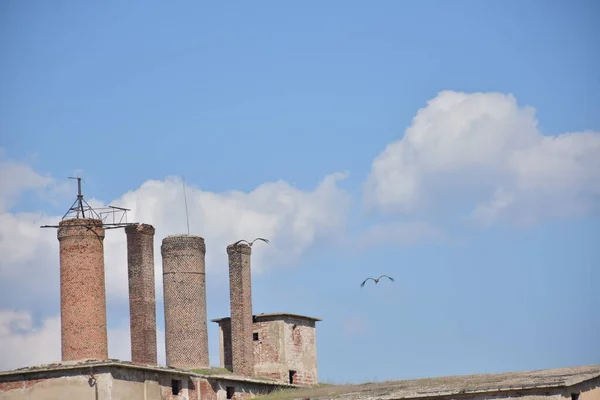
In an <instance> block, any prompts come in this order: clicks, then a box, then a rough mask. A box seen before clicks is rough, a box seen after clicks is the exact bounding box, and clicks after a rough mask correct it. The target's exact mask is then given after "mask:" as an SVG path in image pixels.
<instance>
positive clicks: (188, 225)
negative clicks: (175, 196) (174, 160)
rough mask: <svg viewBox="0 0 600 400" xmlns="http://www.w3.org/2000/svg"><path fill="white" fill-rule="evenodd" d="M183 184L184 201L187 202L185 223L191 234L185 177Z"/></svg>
mask: <svg viewBox="0 0 600 400" xmlns="http://www.w3.org/2000/svg"><path fill="white" fill-rule="evenodd" d="M181 182H182V183H183V201H184V202H185V221H186V223H187V233H188V235H189V234H190V217H189V215H188V206H187V196H186V194H185V179H183V176H182V177H181Z"/></svg>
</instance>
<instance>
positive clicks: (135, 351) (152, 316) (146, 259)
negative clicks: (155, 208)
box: [125, 224, 157, 365]
mask: <svg viewBox="0 0 600 400" xmlns="http://www.w3.org/2000/svg"><path fill="white" fill-rule="evenodd" d="M154 232H155V230H154V227H153V226H152V225H148V224H138V225H129V226H127V227H126V228H125V234H126V235H127V273H128V278H129V319H130V332H131V333H130V335H131V361H133V362H134V363H140V364H152V365H156V363H157V359H156V299H155V289H154Z"/></svg>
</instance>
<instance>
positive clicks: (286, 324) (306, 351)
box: [218, 315, 318, 385]
mask: <svg viewBox="0 0 600 400" xmlns="http://www.w3.org/2000/svg"><path fill="white" fill-rule="evenodd" d="M218 323H219V329H220V340H221V342H220V350H221V354H222V355H221V360H222V364H221V365H222V366H224V367H225V368H228V369H230V368H231V367H230V366H231V360H232V357H231V356H232V341H231V319H230V318H223V319H220V320H219V321H218ZM252 328H253V335H254V334H256V335H257V337H256V340H255V338H254V337H253V350H254V375H255V376H258V377H265V378H271V379H275V380H276V381H278V382H280V383H290V381H289V380H290V371H295V374H294V377H293V383H294V384H298V385H313V384H315V383H317V382H318V380H317V373H318V371H317V347H316V326H315V321H313V320H311V319H306V318H294V317H292V316H283V317H281V316H276V317H261V316H260V315H258V316H255V320H254V323H253V324H252Z"/></svg>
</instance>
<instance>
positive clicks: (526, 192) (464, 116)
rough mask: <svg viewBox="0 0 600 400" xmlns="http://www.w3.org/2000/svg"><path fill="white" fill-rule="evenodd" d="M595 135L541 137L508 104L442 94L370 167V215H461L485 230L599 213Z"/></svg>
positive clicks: (529, 116)
mask: <svg viewBox="0 0 600 400" xmlns="http://www.w3.org/2000/svg"><path fill="white" fill-rule="evenodd" d="M599 199H600V134H599V133H598V132H573V133H564V134H561V135H557V136H543V135H542V133H541V132H540V130H539V128H538V123H537V120H536V118H535V111H534V109H533V108H531V107H525V106H519V105H518V104H517V101H516V99H515V98H514V97H513V96H512V95H505V94H502V93H472V94H468V93H460V92H453V91H444V92H441V93H439V94H438V95H437V96H436V97H435V98H434V99H432V100H430V101H429V102H428V103H427V106H426V107H424V108H422V109H420V110H419V111H418V112H417V114H416V116H415V117H414V118H413V120H412V124H411V125H410V126H409V127H408V129H406V132H405V134H404V136H403V137H402V139H400V140H398V141H396V142H394V143H391V144H389V145H388V146H387V147H386V148H385V150H384V151H383V152H382V153H381V154H379V155H378V156H377V157H376V158H375V160H374V161H373V163H372V165H371V171H370V174H369V177H368V179H367V181H366V182H365V184H364V201H365V204H366V206H367V207H369V208H370V209H376V210H379V211H382V212H384V213H387V214H391V213H399V214H401V215H411V214H416V213H422V214H424V213H427V212H432V211H435V212H440V213H442V212H446V213H448V212H451V213H456V212H458V213H463V214H465V215H467V216H468V217H469V218H471V219H473V220H475V221H477V222H478V223H479V224H481V225H483V226H490V225H492V224H494V223H496V222H508V223H511V224H517V225H527V224H533V223H536V222H539V221H541V220H544V219H557V218H572V217H580V216H583V215H586V214H589V213H590V212H595V211H597V210H598V204H600V203H599V201H598V200H599Z"/></svg>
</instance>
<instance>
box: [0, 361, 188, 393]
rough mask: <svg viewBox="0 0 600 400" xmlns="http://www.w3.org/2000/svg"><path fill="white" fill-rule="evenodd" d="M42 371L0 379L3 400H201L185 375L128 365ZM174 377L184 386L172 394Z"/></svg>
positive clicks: (0, 391)
mask: <svg viewBox="0 0 600 400" xmlns="http://www.w3.org/2000/svg"><path fill="white" fill-rule="evenodd" d="M94 377H95V382H94V380H90V378H91V376H90V374H89V373H88V371H81V370H79V371H60V372H59V371H51V372H45V373H44V372H40V373H38V374H33V375H32V376H28V377H25V376H24V375H23V376H22V378H21V379H20V380H13V381H10V382H2V381H0V400H25V399H27V400H56V399H66V398H69V399H78V400H80V399H81V400H88V399H89V400H98V399H105V400H117V399H118V400H120V399H123V400H125V399H127V400H198V399H199V397H198V392H197V389H196V384H194V382H193V380H192V379H190V378H189V377H188V376H185V375H183V376H182V375H178V374H169V373H157V372H152V371H140V370H132V369H127V368H118V369H112V370H111V371H110V372H108V371H106V372H102V373H100V372H94ZM171 379H180V380H181V382H182V390H181V391H180V392H179V394H178V395H177V396H175V395H173V394H172V389H171Z"/></svg>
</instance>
